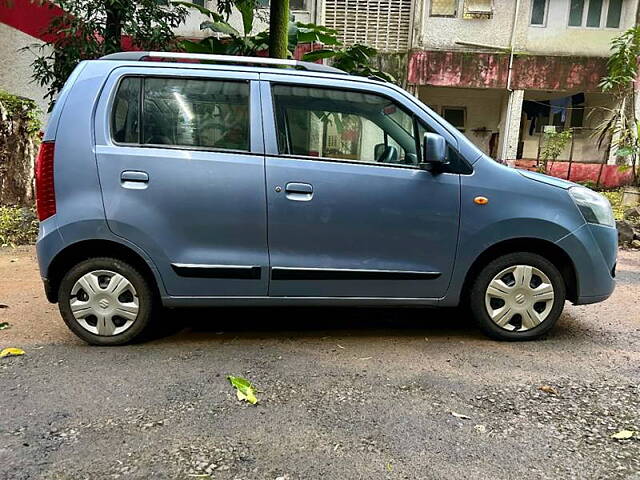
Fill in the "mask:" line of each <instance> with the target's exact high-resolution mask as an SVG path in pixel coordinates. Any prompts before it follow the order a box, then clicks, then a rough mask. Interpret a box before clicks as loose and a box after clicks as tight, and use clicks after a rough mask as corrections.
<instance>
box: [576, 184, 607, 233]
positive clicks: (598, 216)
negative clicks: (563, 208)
mask: <svg viewBox="0 0 640 480" xmlns="http://www.w3.org/2000/svg"><path fill="white" fill-rule="evenodd" d="M569 195H571V198H573V201H574V202H576V205H577V206H578V208H579V209H580V212H582V216H583V217H584V219H585V220H586V221H587V222H588V223H596V224H598V225H607V226H608V227H615V226H616V221H615V219H614V218H613V211H611V204H609V200H607V199H606V198H605V197H603V196H602V195H600V194H598V193H596V192H594V191H593V190H589V189H588V188H585V187H571V188H570V189H569Z"/></svg>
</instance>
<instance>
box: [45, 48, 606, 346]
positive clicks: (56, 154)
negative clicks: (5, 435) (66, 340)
mask: <svg viewBox="0 0 640 480" xmlns="http://www.w3.org/2000/svg"><path fill="white" fill-rule="evenodd" d="M167 60H169V61H167ZM196 60H204V61H205V63H197V62H196ZM36 186H37V209H38V216H39V219H40V232H39V237H38V243H37V251H38V259H39V266H40V271H41V275H42V278H43V281H44V285H45V290H46V294H47V298H48V299H49V301H51V302H57V303H58V304H59V307H60V312H61V314H62V318H63V319H64V321H65V322H66V324H67V325H68V327H69V328H70V329H71V330H72V331H73V332H74V333H75V334H77V335H78V336H79V337H80V338H82V339H83V340H85V341H87V342H89V343H91V344H97V345H117V344H123V343H126V342H129V341H131V340H133V339H134V338H136V337H138V336H139V335H140V334H141V333H142V332H143V331H145V330H146V329H148V328H149V327H151V326H152V322H153V319H154V314H155V313H156V311H157V309H159V308H161V307H162V306H165V307H188V306H222V305H225V306H230V305H235V306H242V305H251V306H256V305H334V306H335V305H352V306H365V305H366V306H392V305H397V306H411V305H413V306H422V305H430V306H457V305H467V306H468V307H469V310H470V311H471V313H472V315H473V316H474V318H475V319H476V320H477V322H478V324H479V326H480V328H481V329H482V330H483V331H484V332H485V333H486V334H487V335H489V336H491V337H493V338H496V339H502V340H525V339H533V338H536V337H539V336H540V335H542V334H544V333H546V332H547V331H549V329H551V328H552V327H553V325H554V324H555V323H556V321H557V320H558V317H559V316H560V313H561V312H562V309H563V306H564V303H565V300H569V301H571V302H573V303H574V304H587V303H594V302H600V301H602V300H605V299H606V298H607V297H609V295H610V294H611V292H612V291H613V289H614V285H615V282H614V276H615V265H616V253H617V234H616V229H615V223H614V219H613V215H612V212H611V207H610V205H609V203H608V201H607V200H606V199H605V198H603V197H602V196H601V195H599V194H597V193H594V192H593V191H591V190H589V189H587V188H584V187H582V186H579V185H576V184H573V183H570V182H566V181H563V180H559V179H556V178H552V177H548V176H545V175H541V174H536V173H532V172H528V171H522V170H517V169H513V168H508V167H506V166H503V165H501V164H499V163H497V162H495V161H494V160H492V159H490V158H489V157H487V156H486V155H485V154H483V153H482V152H481V151H480V150H478V148H476V147H475V146H474V145H473V144H472V143H471V142H470V141H469V140H467V139H466V138H465V137H464V135H462V134H461V133H460V132H459V131H458V130H456V129H455V128H454V127H452V126H451V125H450V124H448V123H447V122H446V121H444V120H443V119H442V118H441V117H439V116H438V115H436V114H435V113H434V112H433V111H432V110H430V109H429V108H427V107H426V106H425V105H423V104H422V103H420V102H419V101H418V100H417V99H416V98H415V97H413V96H411V95H410V94H408V93H406V92H405V91H403V90H402V89H401V88H399V87H397V86H395V85H392V84H390V83H386V82H384V81H381V80H379V79H375V78H362V77H357V76H351V75H348V74H345V73H344V72H342V71H340V70H337V69H335V68H332V67H329V66H324V65H319V64H313V63H305V62H296V61H287V60H274V59H268V58H239V57H219V56H210V55H189V54H180V53H154V52H128V53H118V54H113V55H109V56H106V57H103V58H102V59H99V60H92V61H85V62H82V63H81V64H80V65H79V66H78V67H77V68H76V70H75V71H74V72H73V74H72V75H71V76H70V78H69V79H68V81H67V83H66V85H65V87H64V89H63V90H62V92H61V93H60V95H59V98H58V100H57V102H56V104H55V108H54V109H53V112H52V113H51V116H50V119H49V122H48V125H47V128H46V133H45V135H44V140H43V143H42V146H41V148H40V152H39V155H38V159H37V167H36Z"/></svg>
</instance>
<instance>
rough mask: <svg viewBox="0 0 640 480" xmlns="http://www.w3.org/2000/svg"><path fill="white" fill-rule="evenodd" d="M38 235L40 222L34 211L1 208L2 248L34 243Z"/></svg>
mask: <svg viewBox="0 0 640 480" xmlns="http://www.w3.org/2000/svg"><path fill="white" fill-rule="evenodd" d="M37 235H38V220H37V218H36V215H35V213H34V211H33V209H30V208H26V207H11V206H3V207H0V246H2V247H13V246H16V245H27V244H31V243H34V242H35V241H36V237H37Z"/></svg>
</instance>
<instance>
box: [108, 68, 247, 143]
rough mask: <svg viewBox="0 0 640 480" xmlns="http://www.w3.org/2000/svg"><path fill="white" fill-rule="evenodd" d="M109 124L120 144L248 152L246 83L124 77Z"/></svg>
mask: <svg viewBox="0 0 640 480" xmlns="http://www.w3.org/2000/svg"><path fill="white" fill-rule="evenodd" d="M136 92H137V94H136ZM140 99H141V101H142V111H141V112H140V109H139V108H138V105H139V103H140ZM138 119H139V120H138ZM138 124H140V125H138ZM112 125H113V138H114V140H115V141H116V142H119V143H139V144H141V145H156V146H159V145H162V146H170V147H187V148H201V149H205V150H208V149H212V150H236V151H248V150H249V135H250V134H249V83H248V82H240V81H223V80H209V79H184V78H165V77H147V78H140V77H129V78H125V79H124V80H123V81H122V82H121V83H120V87H119V89H118V93H117V95H116V100H115V102H114V108H113V120H112Z"/></svg>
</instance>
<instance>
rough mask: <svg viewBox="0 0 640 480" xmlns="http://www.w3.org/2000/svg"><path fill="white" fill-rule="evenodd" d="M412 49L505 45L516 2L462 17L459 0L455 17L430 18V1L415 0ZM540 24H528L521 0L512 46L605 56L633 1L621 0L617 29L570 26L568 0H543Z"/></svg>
mask: <svg viewBox="0 0 640 480" xmlns="http://www.w3.org/2000/svg"><path fill="white" fill-rule="evenodd" d="M415 1H416V7H415V8H416V15H415V23H414V34H413V47H414V48H420V49H425V50H429V49H446V50H461V49H462V50H464V49H469V48H471V49H473V47H468V46H463V45H460V44H458V43H456V42H461V41H462V42H472V43H481V44H487V45H493V46H497V47H504V48H507V47H509V44H510V37H511V30H512V25H513V21H514V13H515V8H516V0H494V1H493V6H494V13H493V18H491V19H464V18H462V11H463V5H464V0H458V15H457V17H456V18H449V17H430V16H429V11H430V4H431V0H415ZM548 2H549V3H548V11H547V23H546V26H544V27H537V26H531V25H529V22H530V18H531V5H532V0H520V7H519V10H518V16H517V26H516V32H515V50H516V51H519V52H527V53H532V54H551V55H576V56H579V55H584V56H592V55H593V56H607V55H608V52H609V44H610V42H611V39H612V38H613V37H614V36H616V35H619V34H620V33H621V32H622V31H624V30H625V29H627V28H629V27H631V26H633V24H634V22H635V16H636V9H637V8H638V0H624V5H623V12H622V17H621V25H620V28H617V29H594V28H577V27H569V26H568V20H569V3H570V0H548Z"/></svg>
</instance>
